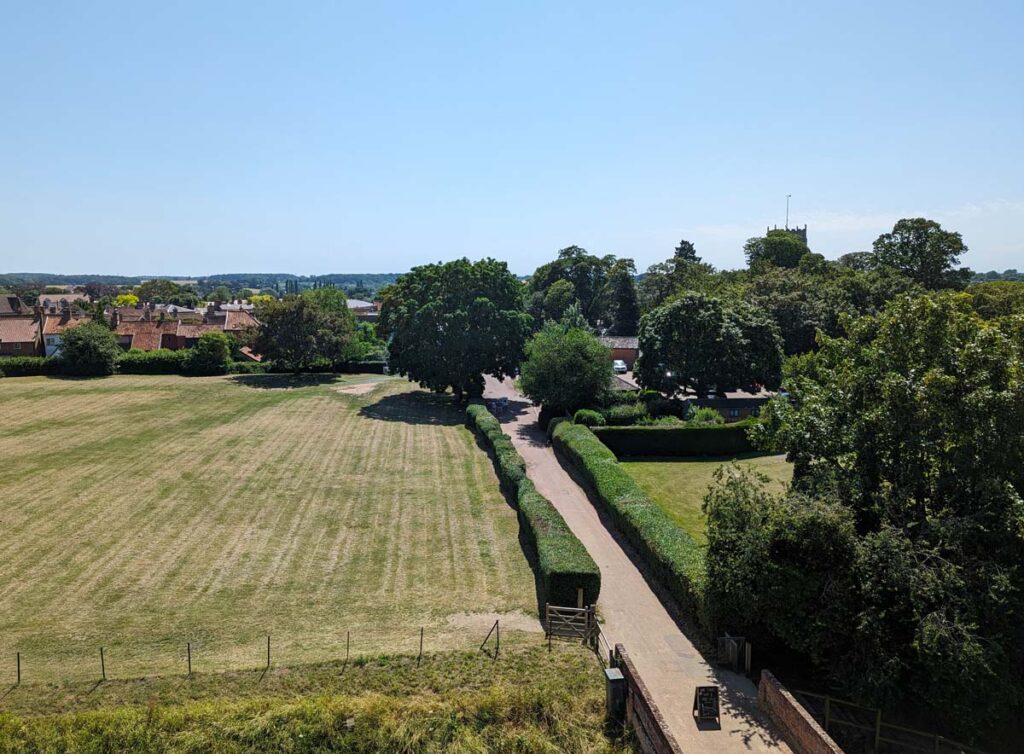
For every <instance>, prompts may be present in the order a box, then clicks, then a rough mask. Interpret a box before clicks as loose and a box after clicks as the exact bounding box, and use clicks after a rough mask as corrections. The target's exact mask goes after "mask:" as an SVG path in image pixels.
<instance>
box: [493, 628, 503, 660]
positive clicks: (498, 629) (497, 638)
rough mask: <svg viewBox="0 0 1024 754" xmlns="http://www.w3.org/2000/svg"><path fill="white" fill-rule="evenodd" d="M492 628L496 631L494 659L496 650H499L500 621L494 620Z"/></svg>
mask: <svg viewBox="0 0 1024 754" xmlns="http://www.w3.org/2000/svg"><path fill="white" fill-rule="evenodd" d="M494 629H495V631H496V632H497V633H496V634H495V638H494V659H495V660H497V659H498V652H499V651H500V650H501V623H500V622H499V621H497V620H495V621H494Z"/></svg>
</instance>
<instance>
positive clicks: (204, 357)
mask: <svg viewBox="0 0 1024 754" xmlns="http://www.w3.org/2000/svg"><path fill="white" fill-rule="evenodd" d="M230 366H231V341H230V340H229V339H228V336H227V335H225V334H224V333H222V332H216V331H214V332H206V333H203V334H202V335H200V336H199V340H197V341H196V344H195V345H194V346H193V347H192V348H190V349H189V351H188V357H187V358H186V360H185V364H184V369H185V372H186V373H188V374H199V375H203V374H206V375H211V374H227V371H228V367H230Z"/></svg>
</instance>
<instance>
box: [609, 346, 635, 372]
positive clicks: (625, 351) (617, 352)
mask: <svg viewBox="0 0 1024 754" xmlns="http://www.w3.org/2000/svg"><path fill="white" fill-rule="evenodd" d="M636 356H637V351H636V349H635V348H613V349H612V361H614V360H615V359H622V360H623V361H624V362H626V366H627V367H629V368H630V369H632V368H633V362H635V361H636Z"/></svg>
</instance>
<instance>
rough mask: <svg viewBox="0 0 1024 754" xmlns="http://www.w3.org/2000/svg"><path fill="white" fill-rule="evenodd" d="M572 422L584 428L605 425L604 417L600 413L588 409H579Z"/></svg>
mask: <svg viewBox="0 0 1024 754" xmlns="http://www.w3.org/2000/svg"><path fill="white" fill-rule="evenodd" d="M572 420H573V421H574V422H575V423H576V424H582V425H583V426H584V427H603V426H604V424H605V420H604V417H603V416H601V414H600V412H598V411H594V410H592V409H589V408H581V409H580V410H579V411H577V412H576V413H575V414H574V415H573V417H572Z"/></svg>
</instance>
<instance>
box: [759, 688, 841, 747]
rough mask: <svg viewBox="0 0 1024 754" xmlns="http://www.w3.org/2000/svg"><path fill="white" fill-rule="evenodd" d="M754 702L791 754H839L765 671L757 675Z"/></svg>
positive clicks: (823, 733) (829, 740)
mask: <svg viewBox="0 0 1024 754" xmlns="http://www.w3.org/2000/svg"><path fill="white" fill-rule="evenodd" d="M757 701H758V703H759V704H760V705H761V707H762V708H763V709H765V710H767V711H768V714H769V715H771V717H772V719H773V720H774V721H775V724H776V725H778V727H779V730H780V731H781V732H782V735H783V738H785V739H786V743H788V744H789V745H790V747H791V748H792V749H793V751H794V752H795V754H843V750H842V749H840V748H839V746H837V745H836V742H835V741H833V740H832V738H831V737H830V736H829V735H828V734H827V733H826V732H825V731H823V730H822V729H821V726H820V725H818V723H817V721H815V719H814V718H813V717H811V715H810V713H808V712H807V710H806V709H804V707H803V705H802V704H800V702H798V701H797V700H796V699H794V698H793V695H792V694H790V693H789V692H788V691H786V687H785V686H783V685H782V684H781V683H779V681H778V679H777V678H776V677H775V676H774V675H772V674H771V673H770V672H769V671H767V670H762V671H761V683H759V684H758V686H757Z"/></svg>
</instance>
